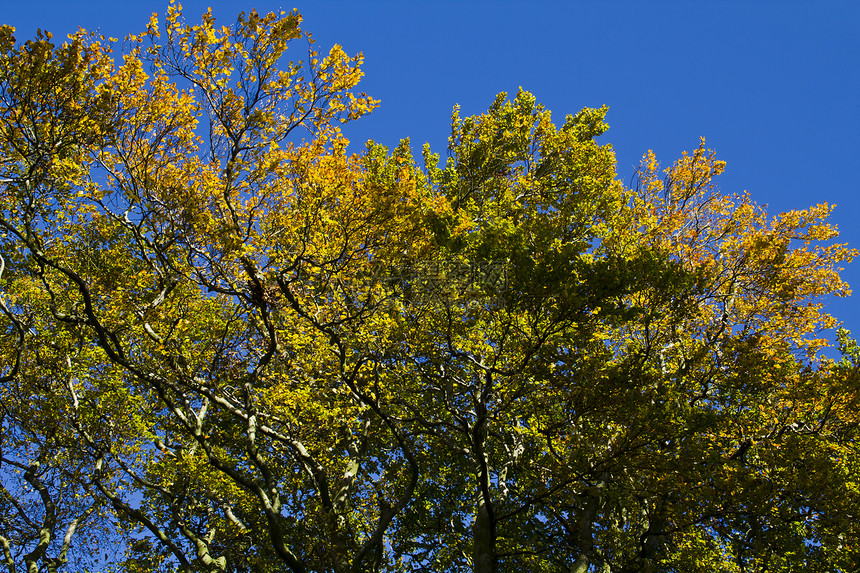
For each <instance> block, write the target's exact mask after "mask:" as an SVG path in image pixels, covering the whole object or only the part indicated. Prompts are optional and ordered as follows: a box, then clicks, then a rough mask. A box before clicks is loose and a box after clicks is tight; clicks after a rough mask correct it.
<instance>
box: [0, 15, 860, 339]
mask: <svg viewBox="0 0 860 573" xmlns="http://www.w3.org/2000/svg"><path fill="white" fill-rule="evenodd" d="M182 4H183V6H184V8H185V10H184V11H185V14H186V17H187V19H188V20H189V21H192V22H196V21H198V19H199V16H200V15H201V14H202V13H203V12H205V10H206V8H207V7H208V6H212V8H213V13H214V15H215V18H216V21H217V22H218V23H219V24H227V25H229V24H231V23H233V22H234V21H235V18H236V16H237V14H238V13H239V12H240V11H243V10H244V11H248V10H250V9H251V8H252V7H253V8H256V9H257V11H259V12H269V11H278V10H282V9H283V10H290V9H292V8H298V9H299V11H300V12H301V14H302V15H303V17H304V28H305V29H306V30H308V31H310V32H311V33H312V34H313V36H314V38H315V40H316V41H317V49H318V50H319V51H321V52H327V51H328V49H329V48H330V47H331V45H332V44H335V43H339V44H341V45H342V46H343V47H344V48H345V50H346V51H347V52H348V53H350V54H354V53H356V52H359V51H360V52H363V53H364V56H365V64H364V71H365V78H364V80H363V82H362V85H361V86H360V87H361V89H363V90H364V91H366V92H367V93H368V94H369V95H371V96H373V97H375V98H377V99H381V100H382V104H381V107H380V108H379V109H377V110H376V111H374V112H373V114H371V115H370V116H368V117H366V118H362V119H361V120H360V121H358V122H356V123H355V124H353V125H352V126H351V127H350V128H349V129H348V130H347V131H346V134H347V136H348V137H350V139H352V140H353V142H354V143H356V144H357V145H356V147H355V148H356V150H358V149H360V146H361V145H362V144H363V142H364V141H365V140H367V139H368V138H372V139H375V140H376V141H378V142H380V143H384V144H386V145H389V146H393V145H395V144H396V143H397V142H398V141H399V140H400V139H401V138H404V137H410V138H411V141H412V144H413V148H414V150H415V152H416V153H418V152H419V150H420V147H421V145H422V144H423V143H424V142H429V143H430V144H431V146H432V148H433V149H434V151H436V152H438V153H442V154H443V156H444V151H445V146H446V142H447V137H448V133H449V126H450V116H451V109H452V107H453V105H454V104H456V103H459V104H460V105H461V109H462V111H461V113H462V115H464V116H465V115H472V114H477V113H481V112H483V111H485V110H486V108H487V107H488V106H489V105H490V103H491V102H492V101H493V99H494V97H495V95H496V94H497V93H499V92H503V91H504V92H508V93H509V94H510V95H511V96H513V95H514V94H515V93H516V91H517V89H518V88H519V87H520V86H522V87H523V88H525V89H527V90H529V91H531V92H532V93H534V94H535V95H536V96H537V98H538V100H539V101H540V102H542V103H543V104H544V105H545V106H546V107H547V108H549V109H550V110H552V112H553V116H554V118H555V120H556V123H560V122H562V121H563V119H564V116H565V115H567V114H570V113H576V112H577V111H578V110H579V109H581V108H582V107H599V106H601V105H603V104H607V105H608V106H609V108H610V109H609V114H608V117H607V121H608V123H609V124H610V126H611V128H610V130H609V131H608V132H607V133H606V134H604V135H603V136H601V138H600V139H599V141H600V142H601V143H611V144H612V145H613V147H614V148H615V151H616V155H617V158H618V173H619V177H620V178H621V179H622V180H623V181H624V182H625V183H629V182H630V180H631V177H632V175H633V173H634V170H635V167H636V166H637V165H638V162H639V159H640V158H641V156H642V154H643V153H644V152H645V151H646V150H648V149H653V150H654V151H655V153H656V154H657V157H658V159H659V160H660V161H661V163H662V164H663V165H668V164H670V163H671V162H672V161H674V160H675V159H676V158H678V157H679V156H680V154H681V152H682V151H684V150H692V149H695V147H696V146H697V145H698V142H699V137H700V136H704V137H706V139H707V145H708V147H710V148H712V149H714V150H715V151H716V153H717V156H718V158H720V159H723V160H725V161H726V162H727V168H726V172H725V174H724V175H722V176H721V178H720V179H719V180H718V183H719V185H720V187H721V189H722V190H723V191H725V192H729V193H734V192H742V191H744V190H746V191H749V193H750V194H751V196H752V198H753V200H754V201H756V202H757V203H759V204H767V205H768V210H769V211H770V212H772V213H777V212H781V211H786V210H790V209H802V208H805V207H808V206H809V205H813V204H816V203H820V202H828V203H836V204H837V208H836V212H835V216H834V217H833V221H834V222H835V223H837V224H838V226H839V228H840V231H841V237H840V240H841V241H845V242H848V243H849V244H851V245H852V246H855V247H860V2H857V1H856V0H853V1H851V0H845V1H813V0H807V1H787V0H783V1H779V2H767V1H755V2H753V1H751V0H749V1H743V0H734V1H727V0H723V1H686V2H682V1H645V0H641V1H636V2H634V1H627V2H621V1H603V2H598V1H592V2H586V1H570V2H529V3H526V2H505V1H501V2H401V3H398V2H393V1H385V2H383V1H379V2H346V1H341V2H334V1H325V2H310V1H296V2H293V3H283V2H281V1H278V0H271V1H270V0H259V1H244V2H236V1H226V0H225V1H210V2H205V1H197V0H194V1H186V2H183V3H182ZM166 7H167V0H163V1H161V0H159V1H152V0H146V1H122V2H117V1H115V0H90V1H74V0H66V1H60V0H54V1H48V0H28V1H26V2H24V1H20V0H0V24H10V25H12V26H15V28H16V29H17V31H16V36H17V38H18V40H19V41H23V40H26V39H29V38H31V37H33V35H34V34H35V31H36V29H37V28H42V29H45V30H48V31H50V32H52V33H53V34H54V36H55V38H62V37H64V36H65V35H66V34H68V33H70V32H73V31H74V30H76V29H77V27H78V26H82V27H84V28H86V29H99V30H100V31H101V33H103V34H105V35H106V36H113V37H117V38H120V39H122V38H123V37H125V35H126V34H129V33H139V32H142V31H143V30H145V27H146V23H147V21H148V19H149V16H150V14H151V13H152V12H158V13H160V14H161V13H164V11H165V10H166ZM162 21H163V20H162ZM301 57H302V56H301V55H298V54H297V56H296V58H297V59H299V58H301ZM843 277H844V278H845V279H846V280H848V282H849V283H851V284H852V285H853V286H854V287H855V288H856V291H857V297H860V260H858V261H857V262H856V263H854V264H852V265H849V267H848V269H846V271H845V272H844V273H843ZM854 298H856V297H854ZM828 309H829V310H830V311H831V312H832V313H833V314H835V315H836V316H837V317H839V318H840V319H841V320H843V321H844V325H845V326H846V327H847V328H849V329H851V330H852V331H854V332H855V334H856V335H858V336H860V307H858V305H857V304H856V303H855V302H854V301H853V300H852V299H842V300H834V301H829V302H828Z"/></svg>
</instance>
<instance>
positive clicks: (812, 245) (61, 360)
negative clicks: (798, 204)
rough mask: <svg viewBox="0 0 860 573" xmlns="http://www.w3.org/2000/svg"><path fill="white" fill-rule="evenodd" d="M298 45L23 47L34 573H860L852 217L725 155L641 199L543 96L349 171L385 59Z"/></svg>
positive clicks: (13, 263) (7, 166) (367, 153)
mask: <svg viewBox="0 0 860 573" xmlns="http://www.w3.org/2000/svg"><path fill="white" fill-rule="evenodd" d="M300 22H301V18H300V17H299V15H298V14H297V13H290V14H285V13H281V14H279V15H275V14H269V15H265V16H262V15H259V14H257V13H255V12H251V13H250V14H247V15H246V14H242V15H240V16H239V18H238V19H237V21H236V23H235V24H234V25H233V26H232V27H222V28H218V27H216V25H215V22H214V19H213V17H212V15H211V13H207V14H205V15H204V16H203V19H202V21H201V23H200V24H198V25H189V24H187V23H185V21H184V19H183V17H182V11H181V7H178V6H171V7H170V8H169V9H168V12H167V14H166V17H165V22H164V24H163V25H161V24H160V23H159V22H158V20H157V19H156V17H153V19H152V21H151V22H150V25H149V27H148V28H147V32H146V33H144V34H141V35H139V36H130V37H129V38H128V39H127V41H126V44H125V46H126V47H125V49H124V54H123V60H122V64H121V65H118V64H115V63H114V60H113V59H112V56H111V51H110V46H111V41H110V40H105V39H104V38H101V37H96V36H94V35H92V34H87V33H86V32H80V33H78V34H76V35H73V36H71V37H70V38H69V40H68V41H67V42H66V43H64V44H63V45H62V46H57V45H55V44H54V43H53V42H52V40H51V37H50V36H49V35H48V34H44V33H40V35H39V36H38V37H37V38H36V39H35V40H33V41H29V42H25V43H24V44H17V43H16V40H15V38H14V37H13V30H11V29H10V28H8V27H7V28H3V29H2V32H0V118H2V119H0V170H2V171H0V182H2V183H0V193H2V203H0V228H2V234H3V237H2V239H0V257H2V258H0V288H2V291H0V294H2V296H0V310H2V316H3V318H2V320H3V323H2V324H3V330H2V331H0V352H2V354H3V362H2V364H3V365H4V366H2V370H0V404H2V410H0V432H2V433H0V486H2V488H0V496H2V497H0V523H2V528H0V545H2V550H3V556H4V559H5V562H6V564H7V566H8V569H9V571H10V572H13V573H14V572H15V571H18V570H23V569H26V570H28V571H38V570H60V569H62V568H64V567H65V568H66V569H69V568H77V569H84V568H87V567H90V568H93V567H104V566H107V565H110V566H111V567H113V568H115V569H116V570H120V571H137V572H143V571H147V572H151V571H174V570H180V571H283V570H288V571H293V572H304V571H308V572H310V571H320V572H322V571H335V572H338V573H340V572H364V571H408V570H437V571H476V572H492V571H506V570H515V569H522V570H527V571H567V572H577V573H580V572H585V571H607V572H621V571H678V572H682V571H700V570H704V569H709V570H710V569H719V570H735V571H749V570H753V569H756V570H766V571H789V570H798V569H801V568H803V569H814V570H828V571H851V570H855V569H857V567H858V566H860V563H858V559H860V557H858V555H860V549H858V548H857V547H856V546H855V545H854V544H853V543H854V542H853V539H856V538H857V537H858V534H860V531H857V526H856V524H855V522H856V521H857V520H856V515H857V512H858V507H860V499H858V492H857V487H856V484H857V483H858V480H857V471H858V468H857V465H856V463H855V460H856V459H858V458H857V453H858V452H857V445H856V441H857V440H856V438H857V432H858V425H857V422H858V420H857V414H856V412H857V411H858V403H857V402H858V396H860V394H858V375H857V360H858V355H860V354H858V350H857V347H856V344H855V343H854V342H853V341H852V340H851V338H850V335H849V334H848V333H847V332H843V331H840V335H839V340H838V343H839V345H840V349H841V351H842V354H843V356H844V357H845V358H844V359H843V360H842V361H839V362H837V361H833V360H830V359H828V358H826V357H824V355H823V354H822V352H821V351H822V349H824V348H826V347H827V346H828V345H829V344H830V342H829V341H828V340H827V339H825V338H822V337H821V332H822V330H824V329H828V328H832V327H834V326H835V325H836V321H835V319H834V318H833V317H831V316H830V315H828V314H827V313H826V312H825V311H824V307H823V299H824V297H827V296H831V295H841V296H844V295H847V294H848V293H849V291H848V287H847V285H845V284H844V283H843V282H842V281H841V280H840V278H839V270H841V269H840V268H839V265H840V264H843V263H844V262H846V261H849V260H850V259H851V258H852V257H853V256H854V255H855V252H854V251H853V250H851V249H848V248H847V247H846V246H844V245H840V244H835V243H833V242H832V241H833V239H834V238H835V237H836V230H835V229H834V228H833V227H832V226H831V225H829V224H828V223H827V222H826V219H827V216H828V214H829V213H830V211H831V208H830V207H829V206H828V205H818V206H815V207H812V208H810V209H807V210H804V211H793V212H789V213H785V214H782V215H779V216H777V217H775V218H773V219H772V220H770V221H769V220H768V218H767V215H766V213H765V212H764V210H763V209H762V208H760V207H758V206H756V205H755V204H754V203H753V202H752V201H751V199H750V198H749V197H748V196H745V195H728V194H723V193H721V192H720V191H719V190H718V189H717V188H716V186H715V184H714V178H715V177H716V176H718V175H719V173H720V172H721V171H722V169H723V163H722V162H720V161H717V160H716V159H715V157H714V155H713V154H712V152H710V151H709V150H708V149H707V148H706V147H705V144H704V141H703V142H702V144H701V145H700V146H699V147H698V148H697V149H696V150H695V151H693V152H692V153H690V154H687V155H684V156H683V157H682V158H681V159H680V160H679V161H677V162H676V163H675V164H674V165H672V166H671V167H669V168H668V169H665V170H663V171H661V170H660V168H659V166H658V165H657V162H656V158H655V157H654V156H653V154H650V153H649V154H646V156H645V158H644V159H643V163H642V166H641V169H640V171H639V176H638V180H637V184H636V185H635V186H634V187H633V188H627V187H625V186H624V185H622V184H621V183H620V182H619V181H618V180H617V178H616V173H615V163H614V154H613V152H612V149H611V147H610V146H609V145H600V144H599V143H597V141H596V139H597V138H598V137H599V136H600V135H601V134H603V133H604V132H605V131H606V129H607V128H608V126H607V125H606V124H605V122H604V119H605V115H606V113H607V109H606V108H605V107H604V108H600V109H588V108H586V109H584V110H582V111H581V112H579V113H578V114H576V115H573V116H569V117H567V118H566V119H565V121H564V122H563V123H562V124H561V125H560V126H556V125H554V124H553V122H552V120H551V116H550V113H549V111H548V110H546V109H544V108H543V107H542V106H541V105H540V104H538V103H537V101H536V99H535V98H534V96H532V95H531V94H529V93H528V92H525V91H520V93H518V94H517V95H516V97H515V98H514V99H513V100H512V101H508V100H507V99H506V96H505V95H504V94H502V95H500V96H499V97H498V98H497V99H496V100H495V102H494V103H493V105H492V106H491V107H490V109H489V110H488V111H487V112H486V113H485V114H482V115H479V116H475V117H468V118H461V117H460V115H459V112H458V110H457V109H456V108H455V113H454V116H453V120H452V131H451V138H450V140H449V149H448V159H447V161H446V162H445V163H444V164H441V163H440V161H439V157H438V155H435V154H433V153H432V151H431V150H430V149H429V148H427V147H425V149H424V153H423V162H422V163H421V164H420V165H419V162H417V161H416V160H415V159H414V157H413V156H412V153H411V149H410V146H409V142H408V140H404V141H403V142H402V143H401V144H400V145H399V146H398V147H397V148H395V149H393V150H389V149H386V148H385V147H383V146H381V145H377V144H375V143H373V142H369V143H368V145H367V147H366V149H365V150H364V151H363V152H361V153H357V154H349V153H348V152H347V144H348V142H347V140H346V138H345V137H344V136H343V135H342V133H341V131H340V128H339V124H340V123H342V122H348V121H350V120H353V119H357V118H359V117H361V116H362V115H363V114H365V113H368V112H370V111H371V110H372V109H373V108H374V107H375V106H376V102H375V101H374V100H373V99H371V98H369V97H368V96H366V95H364V94H361V93H357V92H356V91H355V88H356V86H357V84H358V81H359V79H360V77H361V71H360V63H361V56H360V55H358V56H356V57H352V58H351V57H349V56H347V55H346V54H344V53H343V51H342V50H341V48H340V47H338V46H335V47H334V48H332V49H331V51H330V52H329V54H328V55H327V56H326V57H320V56H319V54H318V53H317V52H316V51H314V50H313V42H312V40H311V38H310V36H309V35H307V34H305V33H303V32H302V31H301V30H300ZM297 46H298V47H300V48H299V49H301V47H302V46H304V47H307V55H306V58H305V59H304V60H303V61H289V62H287V61H286V55H287V49H288V47H292V48H296V47H297ZM290 53H292V52H290ZM92 547H99V548H101V550H100V551H98V552H96V553H95V554H94V553H93V552H92V551H91V548H92Z"/></svg>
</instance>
